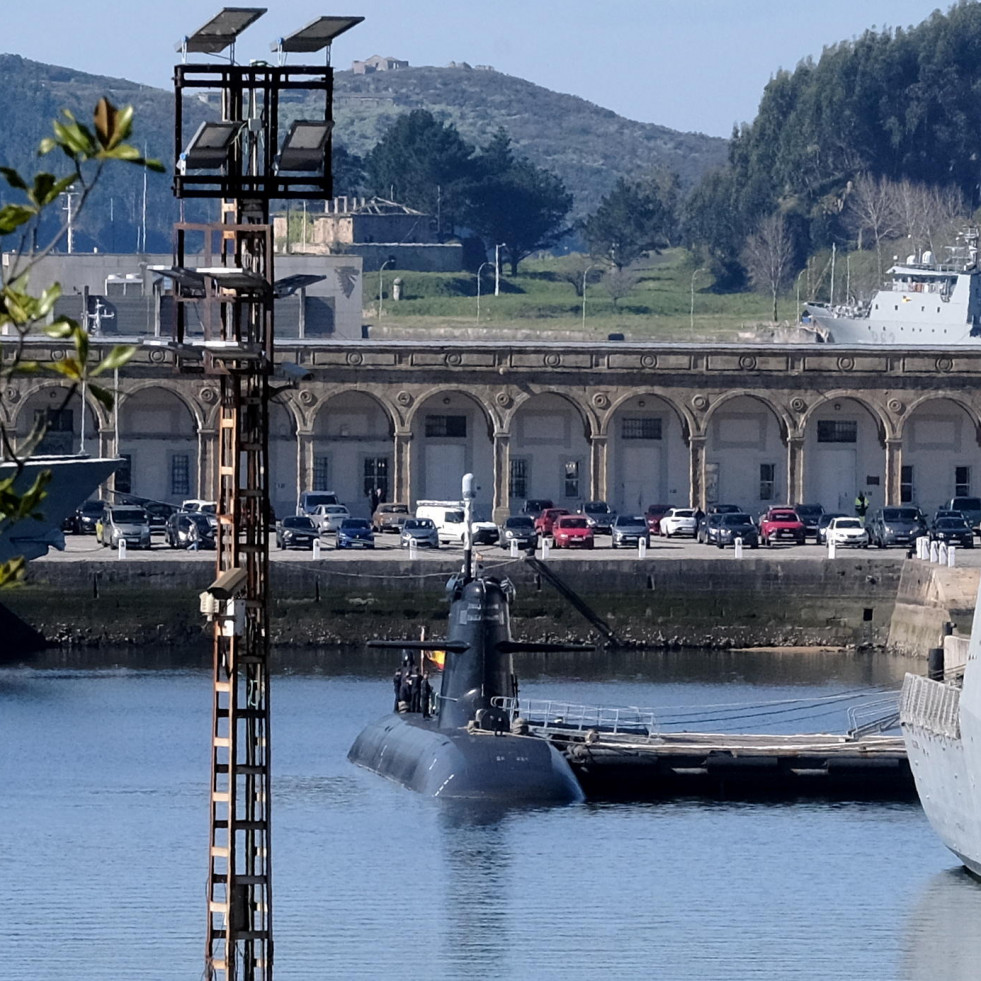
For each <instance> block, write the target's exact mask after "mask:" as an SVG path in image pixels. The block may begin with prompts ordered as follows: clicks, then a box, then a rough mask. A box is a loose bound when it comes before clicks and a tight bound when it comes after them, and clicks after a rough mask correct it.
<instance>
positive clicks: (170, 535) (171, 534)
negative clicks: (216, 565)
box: [164, 511, 215, 549]
mask: <svg viewBox="0 0 981 981" xmlns="http://www.w3.org/2000/svg"><path fill="white" fill-rule="evenodd" d="M164 539H165V540H166V542H167V544H168V545H169V546H170V547H171V548H191V549H193V548H214V547H215V526H214V525H212V523H211V522H210V521H209V520H208V516H207V515H206V514H204V513H203V512H201V511H175V512H174V513H173V514H172V515H171V516H170V517H169V518H168V519H167V525H166V527H165V529H164Z"/></svg>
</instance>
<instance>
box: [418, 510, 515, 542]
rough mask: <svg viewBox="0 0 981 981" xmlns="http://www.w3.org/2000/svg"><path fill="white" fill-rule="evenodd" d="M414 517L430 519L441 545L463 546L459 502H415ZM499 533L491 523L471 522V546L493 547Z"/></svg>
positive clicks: (463, 531)
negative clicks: (452, 543)
mask: <svg viewBox="0 0 981 981" xmlns="http://www.w3.org/2000/svg"><path fill="white" fill-rule="evenodd" d="M416 517H417V518H432V521H433V524H434V525H436V531H437V533H438V534H439V540H440V543H441V544H448V543H451V542H455V543H456V544H458V545H461V544H463V539H464V537H465V536H466V525H465V523H464V520H463V518H464V513H463V505H462V504H461V503H460V502H459V501H416ZM498 538H500V532H499V531H498V530H497V525H495V524H494V522H493V521H474V522H473V544H474V545H493V544H494V543H495V542H496V541H497V540H498Z"/></svg>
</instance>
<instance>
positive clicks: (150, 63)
mask: <svg viewBox="0 0 981 981" xmlns="http://www.w3.org/2000/svg"><path fill="white" fill-rule="evenodd" d="M222 6H224V4H223V3H214V4H211V3H208V2H202V0H29V2H26V0H4V10H3V16H2V21H0V23H2V34H0V51H3V52H6V53H10V54H19V55H22V56H23V57H25V58H30V59H33V60H35V61H43V62H46V63H49V64H55V65H65V66H69V67H72V68H78V69H82V70H84V71H89V72H94V73H98V74H105V75H115V76H120V77H123V78H128V79H131V80H133V81H137V82H144V83H146V84H149V85H154V86H158V87H160V88H169V87H170V85H171V75H172V68H173V66H174V64H175V63H176V62H177V61H178V60H179V55H178V54H177V53H176V52H175V50H174V45H175V44H176V42H178V41H179V40H180V38H181V37H182V36H183V35H184V34H187V33H190V32H192V31H194V30H195V29H196V28H198V27H200V26H202V25H203V24H204V23H205V22H206V21H208V20H209V19H210V18H211V17H212V16H213V15H214V14H216V13H217V12H218V11H219V10H220V9H221V8H222ZM229 6H257V7H260V6H264V7H266V8H267V13H266V14H265V15H263V17H262V18H260V19H259V20H258V21H257V22H256V23H255V24H253V25H252V27H250V28H249V29H248V30H247V31H246V32H245V33H244V34H243V35H242V36H241V38H240V40H239V43H238V48H237V55H238V60H239V61H247V60H249V59H252V58H262V59H268V58H269V57H270V52H269V42H270V41H271V40H272V39H273V38H275V37H278V36H281V35H283V34H288V33H289V32H291V31H293V30H295V29H297V28H299V27H303V26H304V25H305V24H307V23H309V22H310V21H311V20H313V19H314V18H315V17H318V16H320V15H322V14H350V15H355V14H356V15H361V16H364V17H365V22H364V23H363V24H361V25H359V26H358V27H356V28H354V29H353V30H352V31H350V32H349V33H348V34H346V35H344V36H343V37H341V38H339V39H338V40H337V41H336V42H335V44H334V47H333V57H332V61H333V64H334V67H335V68H339V69H340V68H350V66H351V62H352V61H353V60H355V59H360V58H366V57H369V56H370V55H373V54H381V55H393V56H395V57H397V58H402V59H405V60H407V61H409V63H410V64H412V65H446V64H448V63H449V62H451V61H458V62H459V61H466V62H469V63H470V64H473V65H477V64H481V65H492V66H493V67H494V68H496V69H497V70H498V71H501V72H506V73H507V74H509V75H517V76H519V77H521V78H525V79H527V80H528V81H531V82H535V83H537V84H539V85H543V86H545V87H546V88H550V89H554V90H555V91H558V92H568V93H572V94H574V95H578V96H582V97H583V98H585V99H588V100H589V101H591V102H595V103H597V104H598V105H601V106H603V107H605V108H608V109H612V110H613V111H614V112H617V113H620V114H621V115H623V116H627V117H629V118H631V119H637V120H640V121H642V122H649V123H659V124H661V125H663V126H669V127H671V128H672V129H679V130H694V131H698V132H703V133H708V134H710V135H713V136H728V135H729V133H730V132H731V130H732V126H733V123H736V122H742V121H750V120H752V118H753V116H754V115H755V114H756V109H757V106H758V105H759V100H760V95H761V93H762V91H763V87H764V86H765V85H766V83H767V81H768V80H769V78H770V77H771V75H772V74H773V73H774V72H775V71H777V70H778V69H780V68H793V67H794V66H795V65H796V64H797V63H798V61H800V60H801V59H802V58H804V57H807V56H808V55H812V56H814V57H818V56H819V55H820V53H821V50H822V48H823V47H825V46H826V45H829V44H834V43H836V42H837V41H841V40H846V39H850V38H853V37H855V36H857V35H859V34H861V33H862V32H863V31H864V30H866V29H867V28H870V27H876V28H880V29H881V28H883V27H906V26H909V25H912V24H918V23H920V22H921V21H922V20H924V19H926V18H927V17H929V16H930V14H931V13H932V12H933V10H935V9H937V8H938V7H940V8H941V9H944V10H946V9H947V8H948V7H949V3H946V2H945V3H941V4H937V3H936V2H933V0H817V2H814V0H607V2H606V3H599V2H597V0H589V2H586V0H561V2H560V0H547V2H539V0H523V2H520V0H485V2H483V3H479V4H477V3H470V2H457V3H453V2H446V0H411V2H409V0H344V3H343V4H337V3H336V0H332V2H331V3H329V4H325V3H324V2H323V0H266V2H265V3H261V2H260V3H255V4H249V3H248V2H242V0H237V2H235V3H232V4H229Z"/></svg>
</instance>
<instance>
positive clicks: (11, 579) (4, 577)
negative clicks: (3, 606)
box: [0, 555, 27, 589]
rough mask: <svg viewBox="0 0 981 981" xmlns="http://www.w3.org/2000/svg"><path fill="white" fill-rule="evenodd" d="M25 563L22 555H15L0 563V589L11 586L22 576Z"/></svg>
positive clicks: (25, 566)
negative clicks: (13, 557) (15, 556)
mask: <svg viewBox="0 0 981 981" xmlns="http://www.w3.org/2000/svg"><path fill="white" fill-rule="evenodd" d="M26 568H27V563H26V562H25V561H24V557H23V556H20V555H19V556H17V558H15V559H10V560H9V561H7V562H3V563H0V589H4V588H5V587H8V586H13V585H15V584H17V583H19V582H20V581H21V580H22V579H23V578H24V572H25V570H26Z"/></svg>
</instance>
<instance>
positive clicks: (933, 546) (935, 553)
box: [930, 542, 940, 562]
mask: <svg viewBox="0 0 981 981" xmlns="http://www.w3.org/2000/svg"><path fill="white" fill-rule="evenodd" d="M939 557H940V550H939V549H938V548H937V543H936V542H930V561H931V562H936V561H937V559H938V558H939Z"/></svg>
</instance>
